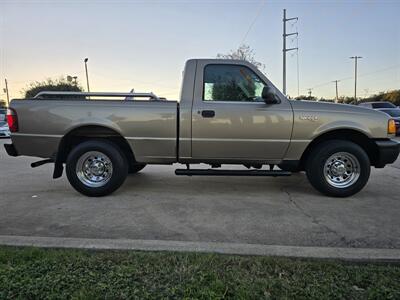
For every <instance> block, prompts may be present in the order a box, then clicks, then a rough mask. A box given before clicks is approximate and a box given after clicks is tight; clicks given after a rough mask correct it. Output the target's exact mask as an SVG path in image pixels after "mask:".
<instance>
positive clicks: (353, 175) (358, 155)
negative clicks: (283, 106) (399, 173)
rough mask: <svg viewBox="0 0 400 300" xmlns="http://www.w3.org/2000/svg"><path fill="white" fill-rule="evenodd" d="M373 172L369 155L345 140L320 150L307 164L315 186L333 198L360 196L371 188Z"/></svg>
mask: <svg viewBox="0 0 400 300" xmlns="http://www.w3.org/2000/svg"><path fill="white" fill-rule="evenodd" d="M370 170H371V166H370V161H369V158H368V155H367V154H366V153H365V151H364V150H363V149H362V148H361V147H360V146H358V145H357V144H355V143H352V142H349V141H342V140H332V141H327V142H323V143H321V144H320V145H318V146H316V148H314V150H312V152H311V153H310V155H309V159H308V160H307V163H306V173H307V177H308V180H309V181H310V183H311V185H312V186H313V187H314V188H316V189H317V190H318V191H320V192H321V193H323V194H325V195H328V196H333V197H348V196H351V195H354V194H355V193H357V192H359V191H360V190H361V189H362V188H363V187H364V186H365V185H366V184H367V182H368V179H369V175H370Z"/></svg>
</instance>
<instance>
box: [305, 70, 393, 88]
mask: <svg viewBox="0 0 400 300" xmlns="http://www.w3.org/2000/svg"><path fill="white" fill-rule="evenodd" d="M397 68H400V64H399V65H393V66H390V67H386V68H383V69H378V70H375V71H372V72H369V73H364V74H360V75H358V77H364V76H369V75H373V74H376V73H380V72H385V71H389V70H392V69H397ZM353 78H354V76H349V77H343V78H340V79H338V81H346V80H350V79H353ZM331 83H332V80H330V81H326V82H322V83H319V84H317V85H314V86H313V87H312V89H316V88H319V87H322V86H325V85H328V84H331Z"/></svg>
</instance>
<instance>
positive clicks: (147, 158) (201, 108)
mask: <svg viewBox="0 0 400 300" xmlns="http://www.w3.org/2000/svg"><path fill="white" fill-rule="evenodd" d="M183 74H184V75H183V82H182V90H181V96H180V101H168V100H165V99H162V98H158V97H157V96H155V95H154V94H134V93H133V94H130V93H127V94H124V93H68V92H42V93H39V94H38V95H37V96H36V97H35V98H33V99H23V100H13V101H12V102H11V105H10V109H9V110H8V115H7V118H8V122H9V127H10V130H11V132H12V134H11V139H12V144H9V145H5V147H6V150H7V152H8V154H9V155H11V156H18V155H27V156H37V157H41V158H45V160H42V161H39V162H37V163H33V164H32V166H33V167H35V166H39V165H41V164H43V163H47V162H52V163H54V165H55V167H54V174H53V177H54V178H58V177H60V176H62V172H63V168H64V165H65V166H66V173H67V177H68V180H69V182H70V183H71V185H72V186H73V187H74V188H75V189H76V190H77V191H79V192H81V193H83V194H85V195H88V196H104V195H107V194H110V193H112V192H113V191H115V190H116V189H117V188H118V187H119V186H121V184H122V183H123V182H124V180H125V178H126V177H127V174H128V173H136V172H139V171H140V170H141V169H143V168H144V167H145V165H146V164H174V163H180V164H185V165H186V167H185V168H182V169H177V170H176V171H175V174H176V175H189V176H193V175H220V176H288V175H290V174H291V173H293V172H300V171H305V172H306V174H307V177H308V179H309V181H310V183H311V184H312V185H313V186H314V187H315V188H316V189H317V190H318V191H320V192H322V193H324V194H326V195H329V196H336V197H346V196H350V195H353V194H355V193H356V192H358V191H360V190H361V189H362V188H363V187H364V186H365V184H366V183H367V181H368V178H369V176H370V167H371V166H374V167H376V168H382V167H384V166H385V165H386V164H390V163H393V162H394V161H395V160H396V158H397V156H398V154H399V144H398V143H397V142H396V141H394V140H391V138H392V137H394V134H395V131H396V127H395V123H394V121H393V120H391V119H390V117H388V116H387V115H386V114H384V113H381V112H378V111H374V110H372V109H368V108H361V107H357V106H351V105H342V104H332V103H319V102H308V101H292V100H289V99H287V98H286V97H285V96H284V95H283V94H282V93H281V92H280V91H279V90H278V89H277V88H276V87H275V86H274V85H273V84H272V83H271V82H270V81H269V80H268V79H267V78H266V77H265V76H264V75H263V74H262V73H261V72H260V71H259V70H258V69H257V68H256V67H254V66H253V65H251V64H249V63H247V62H244V61H234V60H219V59H193V60H189V61H187V63H186V65H185V70H184V73H183ZM110 97H111V98H113V97H114V100H110V99H109V98H110ZM115 97H127V98H125V99H117V98H115ZM106 98H107V99H106ZM146 98H147V99H146ZM199 163H203V164H208V165H210V168H208V169H207V168H198V169H193V168H191V166H192V165H193V164H199ZM223 164H235V165H244V166H246V167H247V169H244V168H237V169H232V168H231V167H230V168H229V169H223V168H221V165H223ZM264 165H266V167H264V168H263V166H264ZM276 166H278V167H279V169H278V168H277V167H276ZM267 167H268V168H267Z"/></svg>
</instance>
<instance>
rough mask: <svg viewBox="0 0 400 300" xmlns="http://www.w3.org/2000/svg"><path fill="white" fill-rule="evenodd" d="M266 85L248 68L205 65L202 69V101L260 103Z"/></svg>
mask: <svg viewBox="0 0 400 300" xmlns="http://www.w3.org/2000/svg"><path fill="white" fill-rule="evenodd" d="M264 86H266V84H265V83H264V82H263V81H262V80H261V79H260V77H258V76H257V75H256V74H255V73H254V72H253V71H252V70H250V69H249V68H248V67H245V66H241V65H223V64H221V65H207V66H206V67H205V68H204V86H203V100H204V101H251V102H262V101H263V100H262V98H261V94H262V90H263V88H264Z"/></svg>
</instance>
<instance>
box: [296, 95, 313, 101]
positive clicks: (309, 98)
mask: <svg viewBox="0 0 400 300" xmlns="http://www.w3.org/2000/svg"><path fill="white" fill-rule="evenodd" d="M294 99H296V100H312V101H316V100H317V98H316V97H314V96H305V95H300V96H297V97H295V98H294Z"/></svg>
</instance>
